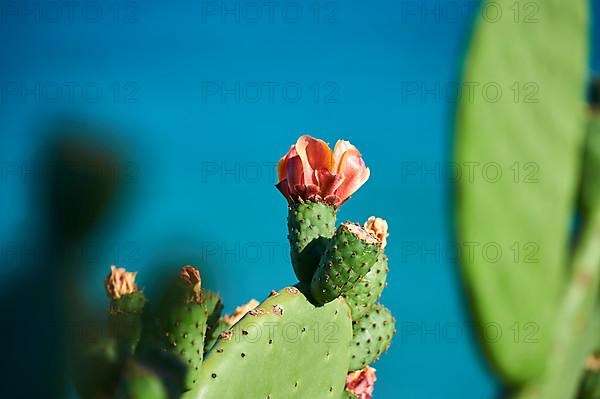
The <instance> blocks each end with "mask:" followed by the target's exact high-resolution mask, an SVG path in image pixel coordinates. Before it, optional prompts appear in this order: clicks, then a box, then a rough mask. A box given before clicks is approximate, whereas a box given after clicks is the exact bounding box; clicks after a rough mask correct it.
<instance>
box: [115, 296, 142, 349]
mask: <svg viewBox="0 0 600 399" xmlns="http://www.w3.org/2000/svg"><path fill="white" fill-rule="evenodd" d="M146 302H147V300H146V297H145V296H144V293H143V292H141V291H136V292H134V293H132V294H129V295H125V296H122V297H120V298H118V299H113V300H112V301H111V302H110V306H109V309H108V326H109V331H110V332H111V333H112V334H114V335H115V337H116V339H117V342H118V344H119V347H120V348H124V349H125V350H126V351H127V352H129V353H133V352H134V351H135V348H136V346H137V344H138V342H139V340H140V336H141V335H142V312H143V310H144V306H145V305H146Z"/></svg>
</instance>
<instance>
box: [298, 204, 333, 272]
mask: <svg viewBox="0 0 600 399" xmlns="http://www.w3.org/2000/svg"><path fill="white" fill-rule="evenodd" d="M288 231H289V234H288V239H289V241H290V255H291V259H292V265H293V266H294V272H295V273H296V276H297V277H298V280H300V281H303V282H310V280H311V279H312V276H313V274H314V272H315V270H316V269H317V267H318V265H319V259H321V255H322V254H323V251H324V250H325V247H326V246H327V240H328V239H329V238H331V237H332V236H333V234H334V233H335V208H334V207H333V206H331V205H327V204H325V203H322V202H305V203H303V204H301V203H295V204H291V205H290V206H289V207H288Z"/></svg>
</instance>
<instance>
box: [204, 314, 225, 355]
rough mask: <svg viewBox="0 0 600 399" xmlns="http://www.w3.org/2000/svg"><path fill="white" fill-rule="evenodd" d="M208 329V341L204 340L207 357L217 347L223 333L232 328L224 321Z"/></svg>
mask: <svg viewBox="0 0 600 399" xmlns="http://www.w3.org/2000/svg"><path fill="white" fill-rule="evenodd" d="M208 327H209V326H207V329H206V339H205V340H204V354H205V355H206V354H207V353H208V352H209V351H210V350H211V349H212V348H213V346H215V343H216V342H217V340H218V339H219V336H220V335H221V333H222V332H223V331H225V330H227V329H228V328H229V327H230V326H229V324H227V322H226V321H225V320H223V319H219V320H217V322H216V323H215V324H214V325H212V326H210V329H209V328H208Z"/></svg>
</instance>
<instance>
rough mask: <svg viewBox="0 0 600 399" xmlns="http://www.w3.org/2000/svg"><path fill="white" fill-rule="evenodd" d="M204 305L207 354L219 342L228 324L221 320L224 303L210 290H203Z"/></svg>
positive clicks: (205, 348) (205, 347) (205, 350)
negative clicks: (218, 339)
mask: <svg viewBox="0 0 600 399" xmlns="http://www.w3.org/2000/svg"><path fill="white" fill-rule="evenodd" d="M202 305H203V306H204V309H206V314H207V315H208V316H207V320H206V337H205V339H204V353H205V354H206V353H207V352H208V351H209V350H210V349H211V348H212V347H213V345H214V343H215V342H216V341H217V338H218V337H219V334H221V332H223V330H225V329H227V324H226V323H225V322H224V321H223V319H221V312H222V311H223V302H222V300H221V296H220V295H219V294H217V293H214V292H212V291H209V290H202Z"/></svg>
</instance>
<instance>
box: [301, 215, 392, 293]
mask: <svg viewBox="0 0 600 399" xmlns="http://www.w3.org/2000/svg"><path fill="white" fill-rule="evenodd" d="M380 252H381V242H380V241H379V240H378V239H377V237H375V236H374V235H373V234H372V233H371V232H370V231H369V230H367V229H364V228H363V227H361V226H359V225H357V224H353V223H343V224H342V225H340V227H338V229H337V231H336V232H335V235H334V236H333V237H332V238H331V239H330V240H329V243H328V245H327V248H326V249H325V253H324V254H323V256H322V257H321V261H320V263H319V268H318V269H317V271H316V272H315V274H314V276H313V279H312V282H311V287H310V288H311V293H312V295H313V297H314V299H315V300H316V301H317V302H318V303H321V304H324V303H327V302H329V301H332V300H333V299H335V298H337V297H338V296H340V295H342V294H344V293H345V292H348V291H350V289H352V287H353V285H354V284H355V283H356V282H357V281H359V280H360V279H362V278H363V277H364V276H365V275H366V274H367V273H368V272H369V269H370V268H371V266H373V264H374V263H375V261H376V260H377V256H378V254H379V253H380Z"/></svg>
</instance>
